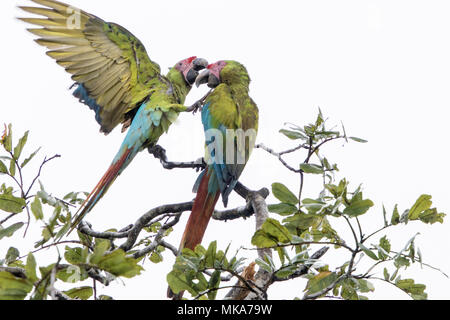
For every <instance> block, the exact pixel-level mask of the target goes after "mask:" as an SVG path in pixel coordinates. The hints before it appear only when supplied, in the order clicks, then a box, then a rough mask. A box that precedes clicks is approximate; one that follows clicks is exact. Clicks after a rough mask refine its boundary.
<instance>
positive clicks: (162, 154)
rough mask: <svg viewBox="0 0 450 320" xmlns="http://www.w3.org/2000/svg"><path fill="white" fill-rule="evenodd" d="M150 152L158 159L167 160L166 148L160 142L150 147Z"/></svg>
mask: <svg viewBox="0 0 450 320" xmlns="http://www.w3.org/2000/svg"><path fill="white" fill-rule="evenodd" d="M148 152H149V153H150V154H152V155H153V156H154V157H155V158H157V159H160V160H163V161H167V155H166V149H164V148H163V147H161V146H160V145H158V144H157V145H154V146H151V147H148Z"/></svg>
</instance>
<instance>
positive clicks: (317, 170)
mask: <svg viewBox="0 0 450 320" xmlns="http://www.w3.org/2000/svg"><path fill="white" fill-rule="evenodd" d="M300 169H302V170H303V172H304V173H312V174H322V173H323V168H322V167H321V166H319V165H317V164H309V163H302V164H300Z"/></svg>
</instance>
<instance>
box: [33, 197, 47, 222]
mask: <svg viewBox="0 0 450 320" xmlns="http://www.w3.org/2000/svg"><path fill="white" fill-rule="evenodd" d="M31 212H32V213H33V215H34V217H35V218H36V220H42V219H44V212H43V211H42V204H41V200H39V197H34V201H33V202H32V203H31Z"/></svg>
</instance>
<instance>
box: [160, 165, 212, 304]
mask: <svg viewBox="0 0 450 320" xmlns="http://www.w3.org/2000/svg"><path fill="white" fill-rule="evenodd" d="M208 171H209V170H208V169H206V170H205V171H203V172H202V174H201V175H200V177H199V180H197V181H199V182H197V183H196V184H195V187H194V192H195V191H197V196H196V197H195V200H194V206H193V207H192V211H191V215H190V216H189V219H188V222H187V224H186V228H185V229H184V233H183V237H182V238H181V243H180V251H181V250H182V249H183V248H188V249H191V250H194V249H195V247H196V246H197V245H198V244H200V243H201V242H202V239H203V235H204V234H205V231H206V227H207V226H208V223H209V220H210V219H211V216H212V214H213V212H214V207H215V206H216V203H217V200H219V196H220V189H219V186H218V184H217V178H216V176H215V175H214V172H211V173H209V172H208ZM183 294H184V291H181V292H179V293H178V294H174V293H173V292H172V290H171V289H170V287H169V288H168V289H167V297H168V298H172V299H174V300H181V298H182V297H183Z"/></svg>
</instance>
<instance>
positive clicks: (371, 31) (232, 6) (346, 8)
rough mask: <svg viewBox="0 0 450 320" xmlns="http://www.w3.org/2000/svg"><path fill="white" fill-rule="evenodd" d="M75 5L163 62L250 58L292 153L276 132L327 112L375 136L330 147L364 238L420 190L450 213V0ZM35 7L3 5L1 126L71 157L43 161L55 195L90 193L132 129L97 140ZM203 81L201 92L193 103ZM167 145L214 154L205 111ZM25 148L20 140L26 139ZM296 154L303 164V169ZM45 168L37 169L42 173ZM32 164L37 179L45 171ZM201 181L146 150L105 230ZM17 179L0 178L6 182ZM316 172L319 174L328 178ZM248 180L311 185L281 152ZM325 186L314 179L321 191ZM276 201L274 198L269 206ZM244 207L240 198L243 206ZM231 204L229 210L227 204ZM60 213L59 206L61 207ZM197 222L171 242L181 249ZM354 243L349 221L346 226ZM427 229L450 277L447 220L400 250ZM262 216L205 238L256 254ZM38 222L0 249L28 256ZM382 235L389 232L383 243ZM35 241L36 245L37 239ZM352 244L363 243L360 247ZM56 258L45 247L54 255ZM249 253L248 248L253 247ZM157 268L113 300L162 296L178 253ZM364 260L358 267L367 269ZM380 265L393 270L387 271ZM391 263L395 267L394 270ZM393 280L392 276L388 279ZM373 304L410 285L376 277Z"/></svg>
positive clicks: (433, 252)
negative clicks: (43, 43)
mask: <svg viewBox="0 0 450 320" xmlns="http://www.w3.org/2000/svg"><path fill="white" fill-rule="evenodd" d="M70 3H71V4H72V5H74V6H77V7H80V8H82V9H84V10H86V11H88V12H91V13H93V14H95V15H97V16H100V17H101V18H103V19H104V20H107V21H113V22H116V23H119V24H121V25H123V26H124V27H126V28H127V29H129V30H130V31H132V32H133V33H134V34H135V35H136V36H138V37H139V38H140V39H141V41H142V42H143V43H144V45H145V46H146V48H147V51H148V52H149V54H150V56H151V58H152V59H153V60H155V61H157V62H158V63H159V64H160V65H161V67H162V68H163V69H164V70H167V68H168V67H170V66H172V65H173V64H175V62H177V61H178V60H180V59H182V58H186V57H189V56H191V55H197V56H199V57H204V58H207V59H208V60H209V61H210V62H215V61H217V60H219V59H233V60H238V61H240V62H242V63H243V64H244V65H245V66H246V67H247V68H248V70H249V73H250V75H251V77H252V79H253V82H252V84H251V92H250V94H251V96H252V98H253V99H254V100H255V101H256V103H257V104H258V106H259V109H260V131H259V136H258V142H263V143H264V144H266V145H268V146H271V147H272V148H274V149H275V150H282V149H285V148H288V147H290V146H293V145H294V144H293V143H292V142H291V141H288V140H287V139H286V138H284V137H283V136H282V135H280V134H278V130H279V129H280V128H281V126H282V125H283V123H284V122H286V121H289V122H294V123H297V124H300V125H303V124H306V123H307V122H309V121H313V120H314V119H315V116H316V114H317V110H318V107H320V108H321V109H322V111H323V113H324V114H325V115H326V116H328V117H329V118H330V123H334V124H337V125H339V124H340V121H343V123H344V124H345V127H346V130H347V133H348V134H349V135H354V136H358V137H362V138H365V139H367V140H369V143H368V144H358V143H351V144H349V145H345V147H342V144H341V143H337V144H335V145H334V147H330V148H327V149H326V151H327V155H328V158H329V159H331V161H334V162H337V163H338V164H339V168H340V169H341V171H340V173H339V175H338V177H343V176H345V177H347V178H348V179H349V180H350V181H351V182H352V186H355V187H356V186H357V185H358V184H359V183H361V182H362V183H363V184H364V190H365V193H364V194H365V196H366V197H369V198H371V199H372V200H373V201H374V202H375V203H376V207H375V208H374V209H373V210H372V211H370V213H369V214H368V215H366V216H364V218H363V219H362V223H363V226H364V225H366V226H367V233H369V232H370V231H371V230H372V231H373V230H375V229H376V228H377V227H378V226H381V225H382V215H381V204H382V203H384V204H385V206H386V208H387V209H388V211H390V212H391V211H392V208H393V206H394V205H395V204H396V203H398V204H399V209H400V211H401V212H403V210H404V209H407V208H409V207H410V206H411V205H412V204H413V203H414V201H415V200H416V199H417V197H418V196H419V195H420V194H423V193H426V194H431V195H432V196H433V205H434V206H436V207H437V208H438V209H439V210H440V212H447V213H450V201H449V199H448V198H449V191H448V181H449V178H450V176H449V173H448V169H447V168H446V166H447V164H448V163H449V162H450V154H449V150H448V149H449V147H448V138H449V133H448V128H447V127H448V121H449V120H448V115H449V111H448V108H449V107H450V94H449V88H450V59H449V57H450V45H449V39H450V20H449V19H448V16H449V14H450V3H449V2H448V1H413V0H407V1H406V0H405V1H392V0H390V1H362V0H355V1H332V0H329V1H257V2H256V1H235V0H227V1H206V0H204V1H194V0H192V1H182V0H179V1H175V0H166V1H138V0H128V1H126V2H124V1H114V0H108V1H106V0H96V1H88V0H71V1H70ZM18 4H22V5H29V4H30V2H29V1H26V0H22V1H11V0H10V1H1V2H0V27H1V29H2V30H4V31H3V33H2V50H1V60H0V61H1V62H0V63H1V70H2V77H0V88H1V93H2V94H1V95H2V106H1V113H0V123H3V122H6V123H12V124H13V128H14V131H15V133H16V138H18V137H17V135H18V134H19V133H23V132H24V131H25V130H28V129H29V130H31V137H30V139H29V146H28V148H27V149H26V150H25V152H28V153H29V152H32V151H34V149H35V148H37V147H38V146H42V147H43V149H42V151H41V153H40V156H41V158H38V159H42V157H43V156H44V155H48V156H52V155H54V154H56V153H58V154H61V155H62V156H63V157H62V158H61V159H59V160H56V161H54V162H52V163H51V164H50V165H48V166H47V167H46V168H45V171H44V172H43V176H42V181H43V183H44V185H45V186H46V188H47V190H48V191H51V192H53V193H57V194H56V195H59V196H64V195H65V194H66V193H68V192H70V191H79V190H83V191H90V190H91V189H92V187H93V186H95V185H96V183H97V181H98V180H99V179H100V177H101V176H102V175H103V173H104V171H105V170H106V168H107V167H108V165H109V163H110V162H111V160H112V158H113V157H114V155H115V153H116V151H117V149H118V147H119V145H120V143H121V141H122V139H123V138H124V135H122V134H120V132H119V131H120V130H116V131H114V132H113V133H112V134H110V135H109V136H107V137H105V136H103V135H101V134H99V133H98V129H99V128H98V125H97V123H96V122H95V120H94V116H93V113H92V112H91V111H90V110H89V109H88V108H87V107H85V106H84V105H82V104H80V103H78V102H77V100H76V99H74V98H73V97H72V96H71V93H70V91H69V90H68V88H69V87H70V85H71V84H72V81H71V80H70V77H69V75H68V74H66V73H65V72H64V70H63V69H62V68H61V67H59V66H58V65H57V64H56V63H54V61H52V60H51V59H50V58H48V57H47V56H46V55H45V54H44V52H45V50H44V48H42V47H40V46H38V45H37V44H35V43H34V42H33V41H32V39H33V37H32V35H30V34H28V33H27V32H26V31H25V24H23V23H21V22H20V21H17V20H14V17H17V16H23V15H22V14H21V13H20V12H19V11H18V10H17V9H16V8H15V6H16V5H18ZM205 90H206V88H201V89H196V90H193V91H192V94H191V95H190V96H189V99H188V101H187V103H190V102H193V101H195V100H196V99H197V98H199V97H200V96H202V95H203V94H204V92H205ZM169 133H170V134H169V135H166V136H164V137H163V138H161V140H160V144H161V145H163V146H164V147H165V148H166V149H167V150H168V155H169V158H170V159H173V160H179V161H188V160H193V159H197V158H199V157H200V156H201V155H202V152H203V132H202V126H201V124H200V118H199V117H193V116H191V115H189V114H186V115H182V116H181V117H180V120H179V122H178V123H177V124H176V125H174V126H173V127H172V128H171V130H170V131H169ZM16 141H17V140H16ZM299 161H300V160H299V159H297V160H294V161H293V162H292V165H294V166H297V165H298V163H299ZM34 169H35V168H34ZM29 170H30V171H28V174H29V175H28V178H31V176H30V175H31V174H32V173H34V171H33V167H30V169H29ZM196 176H197V174H196V173H195V172H194V171H190V170H176V171H166V170H163V169H162V167H161V166H160V165H159V162H158V161H157V160H155V159H153V158H152V157H151V156H150V155H148V154H147V153H146V152H143V153H142V154H140V155H138V156H137V158H136V159H135V160H134V162H133V163H132V164H131V165H130V166H129V168H127V170H126V171H125V172H124V173H123V174H122V176H121V177H120V178H119V179H117V180H116V182H115V184H114V185H113V187H112V188H111V189H110V190H109V192H108V194H107V195H106V196H105V197H104V198H103V199H102V200H101V201H100V202H99V204H98V205H97V207H96V208H95V209H94V210H93V212H91V213H90V214H89V216H88V217H87V220H88V221H89V222H91V223H92V224H93V225H94V226H95V229H97V230H103V229H105V228H107V227H111V226H112V227H116V228H122V227H124V226H126V225H128V224H130V223H133V222H134V221H135V220H136V219H137V218H138V217H139V216H140V215H142V214H143V213H145V212H146V211H147V210H148V209H151V208H153V207H155V206H158V205H161V204H166V203H176V202H183V201H186V200H190V199H192V198H193V194H192V193H191V188H192V185H193V183H194V181H195V179H196ZM2 179H5V177H4V176H0V183H3V180H2ZM315 179H318V178H315ZM312 180H313V179H312V177H311V178H310V177H308V180H307V181H306V186H305V196H308V197H315V196H316V195H317V193H316V191H317V183H314V182H312ZM241 181H242V182H243V183H244V184H246V185H248V186H249V187H251V188H254V189H257V188H261V187H264V186H265V187H269V186H270V184H271V183H272V182H275V181H279V182H283V183H285V184H286V185H288V186H289V187H290V188H291V189H295V190H296V189H297V188H298V178H297V177H293V176H291V175H290V173H289V172H288V171H287V170H284V168H282V167H281V165H280V164H279V163H278V162H277V161H276V160H275V159H273V158H271V156H270V155H268V154H266V153H264V152H263V151H261V150H256V151H255V152H254V154H253V156H252V159H251V161H250V162H249V164H248V165H247V168H246V170H245V171H244V174H243V176H242V179H241ZM311 183H313V184H311ZM272 201H273V202H274V199H273V198H272V197H271V198H270V202H272ZM240 205H243V201H242V199H240V198H239V197H238V196H237V195H235V194H234V195H232V197H231V199H230V207H233V206H240ZM218 208H219V209H220V208H221V205H220V204H219V205H218ZM48 214H49V213H48ZM185 222H186V216H185V217H184V218H183V219H182V222H181V223H180V224H179V225H177V227H176V229H175V231H174V233H173V234H172V236H171V237H170V242H171V243H173V244H175V245H178V242H179V239H180V237H181V235H182V232H183V229H184V224H185ZM336 227H337V228H338V230H340V231H342V232H343V234H345V235H347V236H349V237H348V240H349V241H351V237H350V234H349V230H348V229H345V227H344V226H341V225H337V226H336ZM417 231H420V235H419V236H418V238H417V240H416V245H417V246H418V247H420V249H421V251H422V254H423V259H424V262H427V263H429V264H431V265H433V266H436V267H439V268H441V269H442V270H443V271H446V272H450V258H449V252H450V241H449V240H450V238H449V234H450V226H449V223H448V222H447V223H445V224H443V225H440V224H439V225H438V224H436V225H433V226H425V225H422V224H419V223H411V224H410V225H408V227H407V228H397V229H393V230H392V231H391V232H390V235H391V238H393V248H397V249H400V248H402V247H403V245H404V243H405V242H406V241H407V240H408V239H409V238H410V237H411V236H412V235H414V234H415V233H416V232H417ZM253 232H254V219H253V218H252V219H248V220H246V221H243V220H239V221H233V222H228V223H223V222H216V221H212V222H211V223H210V226H209V228H208V230H207V232H206V236H205V238H204V243H206V244H207V243H209V242H210V241H212V240H214V239H218V240H219V247H221V248H223V249H224V248H225V247H226V246H227V244H228V243H229V242H230V241H232V243H233V247H234V248H237V247H239V246H240V245H244V246H247V247H250V239H251V236H252V235H253ZM38 233H39V230H34V231H32V232H31V233H30V234H29V236H28V238H27V239H25V240H22V241H20V242H18V240H17V238H15V239H14V240H12V239H8V240H7V241H4V240H2V242H1V244H0V256H4V254H5V252H6V250H7V248H8V247H9V246H10V245H13V246H16V247H18V248H21V249H22V250H21V253H22V254H24V253H26V251H25V249H26V248H27V247H29V245H28V246H27V244H29V243H30V242H31V241H33V240H34V239H36V237H38ZM382 235H383V233H381V234H380V236H382ZM33 236H34V238H33ZM349 243H352V242H349ZM55 253H56V252H55V251H49V252H46V253H42V254H39V255H37V259H38V263H40V264H41V265H42V264H46V263H50V262H54V261H49V260H47V259H48V257H49V256H52V257H55ZM242 253H243V254H247V252H242ZM166 257H167V259H166V260H165V262H164V263H163V264H160V265H153V264H150V263H146V264H145V265H144V267H145V268H146V272H145V273H144V275H143V276H140V277H137V278H135V279H132V280H125V284H126V286H125V287H124V286H123V284H121V283H120V281H118V282H117V283H114V284H113V285H111V286H110V287H107V288H104V290H103V289H102V290H101V293H104V294H110V295H112V296H114V297H115V298H121V299H162V298H164V297H165V293H166V283H165V276H166V274H167V272H168V271H169V270H170V268H171V265H172V263H173V261H174V259H173V258H172V257H171V254H169V253H167V254H166ZM345 259H347V253H346V252H345V251H343V250H339V251H338V252H336V253H329V254H327V255H326V256H325V257H324V261H326V262H329V263H330V265H331V268H333V267H336V266H338V265H339V264H340V263H342V262H344V261H346V260H345ZM363 265H364V263H361V266H363ZM376 270H378V271H379V272H382V268H380V269H376ZM391 271H392V269H391ZM379 275H380V276H381V277H382V275H381V273H380V274H379ZM405 275H409V276H411V277H414V278H415V279H416V280H417V282H419V283H425V284H426V285H427V292H428V294H429V298H431V299H448V298H449V294H448V293H447V292H446V289H447V288H448V286H449V284H450V283H449V280H448V279H447V278H445V277H444V276H442V275H441V274H440V273H439V272H436V271H434V270H431V269H427V268H423V269H421V268H420V267H419V266H414V267H412V268H410V269H408V272H406V273H405ZM304 284H305V282H304V280H296V281H293V282H290V283H282V284H277V285H274V286H273V287H272V289H271V290H270V291H269V297H270V298H272V299H277V298H278V299H280V298H288V299H290V298H293V297H295V296H302V295H303V294H302V292H301V290H302V289H303V287H304ZM374 284H375V285H376V288H377V290H376V292H375V293H374V294H371V295H370V297H372V298H376V299H404V298H408V297H407V296H406V295H405V294H404V293H402V292H401V291H400V290H398V289H396V288H394V287H390V286H388V285H385V284H383V283H380V282H374Z"/></svg>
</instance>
